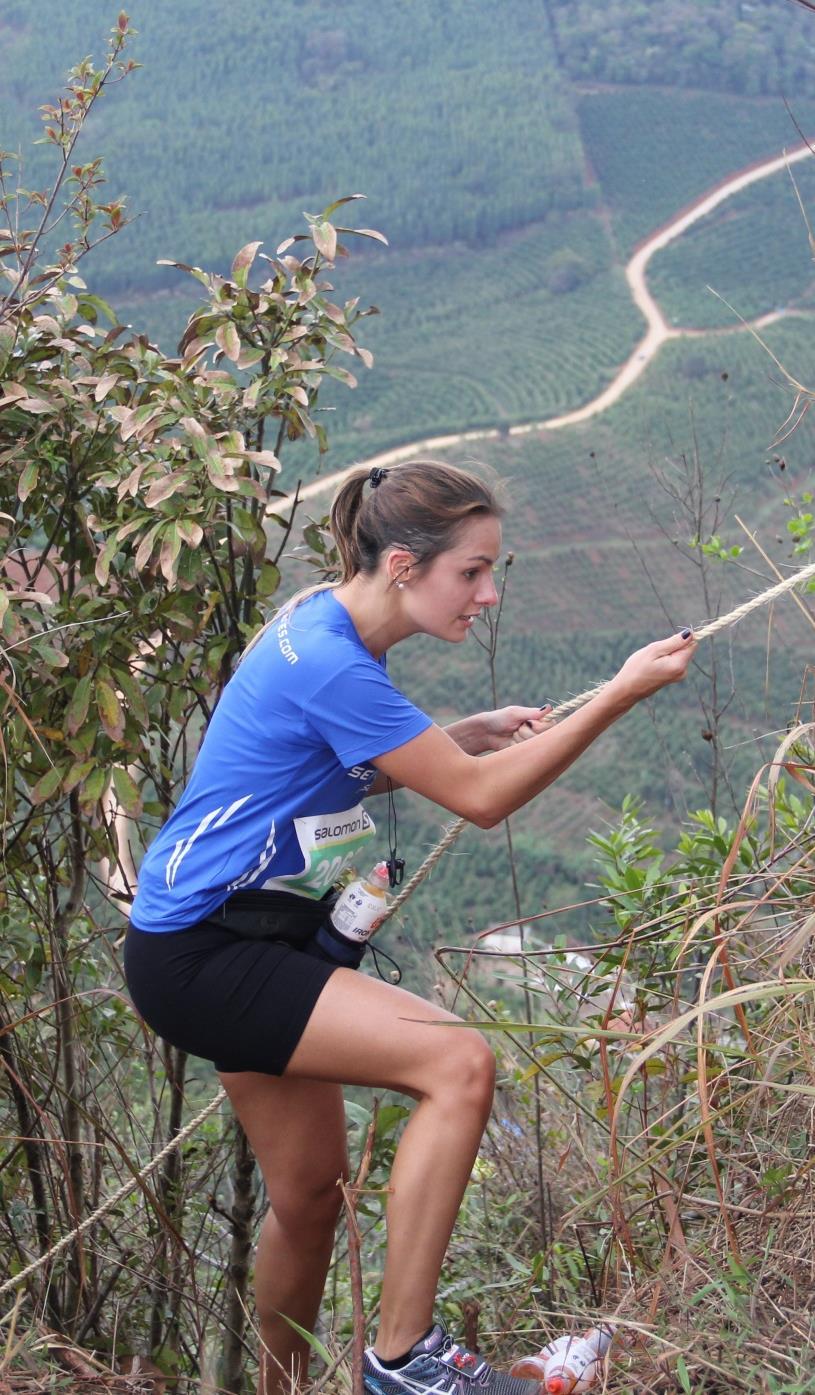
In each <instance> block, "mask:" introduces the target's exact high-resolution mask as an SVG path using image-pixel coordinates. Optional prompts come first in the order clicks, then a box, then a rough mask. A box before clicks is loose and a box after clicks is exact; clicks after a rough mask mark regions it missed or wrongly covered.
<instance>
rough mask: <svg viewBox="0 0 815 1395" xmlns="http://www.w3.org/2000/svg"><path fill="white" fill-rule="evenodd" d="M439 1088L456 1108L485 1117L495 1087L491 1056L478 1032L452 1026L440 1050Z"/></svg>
mask: <svg viewBox="0 0 815 1395" xmlns="http://www.w3.org/2000/svg"><path fill="white" fill-rule="evenodd" d="M438 1069H439V1087H440V1089H441V1090H443V1091H444V1093H445V1094H446V1095H447V1096H448V1097H450V1098H451V1099H452V1101H453V1102H454V1105H455V1106H456V1107H457V1108H458V1109H462V1108H465V1109H469V1110H472V1111H473V1112H474V1113H478V1114H480V1115H482V1116H483V1117H484V1119H486V1117H487V1115H488V1114H489V1112H490V1107H491V1105H492V1097H493V1093H494V1090H495V1056H494V1054H493V1051H492V1048H491V1046H490V1045H489V1043H488V1042H487V1041H486V1040H485V1038H484V1037H482V1036H481V1034H480V1032H475V1031H471V1030H469V1029H459V1028H456V1030H455V1031H454V1032H451V1033H450V1039H449V1044H448V1046H447V1048H446V1049H445V1050H443V1051H442V1052H441V1053H440V1056H439V1062H438Z"/></svg>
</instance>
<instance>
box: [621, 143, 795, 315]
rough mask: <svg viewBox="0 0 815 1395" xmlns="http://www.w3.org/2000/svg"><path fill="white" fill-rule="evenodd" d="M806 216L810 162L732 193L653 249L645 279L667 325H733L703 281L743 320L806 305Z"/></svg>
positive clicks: (725, 309)
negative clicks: (666, 244)
mask: <svg viewBox="0 0 815 1395" xmlns="http://www.w3.org/2000/svg"><path fill="white" fill-rule="evenodd" d="M793 180H794V184H793ZM796 186H797V190H798V196H800V201H801V202H800V203H799V198H798V196H797V195H796ZM801 204H803V211H802V209H801ZM807 217H809V219H810V220H812V219H813V218H815V171H813V169H812V168H811V167H810V164H809V162H805V163H804V164H800V165H797V166H796V167H795V169H794V170H793V171H792V172H791V174H790V173H783V174H779V175H774V176H773V177H772V178H770V179H767V180H763V181H762V182H761V183H760V184H754V185H752V186H751V187H750V188H749V189H745V190H743V191H742V192H741V193H740V194H736V195H735V196H734V197H733V198H732V199H728V200H727V202H726V203H723V204H721V205H720V206H719V208H717V209H716V210H715V211H714V212H713V213H711V214H709V215H708V217H707V218H704V219H703V220H702V221H701V222H699V223H697V224H695V225H694V226H693V227H692V228H689V229H688V231H687V232H686V233H684V234H683V235H682V237H681V238H679V239H678V240H677V241H676V242H674V243H672V244H671V245H670V246H669V247H666V248H665V249H664V250H663V251H661V252H658V253H657V255H656V256H655V257H654V258H653V260H652V262H651V263H650V266H649V270H648V280H649V284H650V287H651V290H652V292H653V294H654V295H655V296H656V298H657V300H658V301H659V304H660V306H661V307H662V309H663V310H664V311H665V314H666V316H667V317H668V318H669V319H670V321H671V323H672V324H678V325H689V326H693V327H695V328H700V329H701V328H705V329H708V328H711V329H712V328H732V327H733V325H734V324H736V323H737V321H736V319H735V316H734V314H733V312H732V311H731V310H729V309H728V308H727V306H725V305H722V303H721V301H719V300H717V299H716V297H715V296H713V295H711V293H710V291H709V290H708V289H707V287H708V286H712V287H713V288H714V289H715V290H716V291H718V292H719V294H720V295H722V296H724V297H725V299H726V300H728V301H729V302H730V304H731V305H732V306H733V307H734V309H735V310H736V311H738V313H739V314H740V315H742V316H743V317H744V318H745V319H754V318H755V317H757V316H759V315H765V314H767V313H768V312H771V311H773V310H775V309H777V308H784V307H790V306H792V307H799V308H807V307H808V306H809V305H810V304H811V301H812V293H813V289H814V288H815V269H813V261H812V259H813V249H812V246H811V245H810V242H809V230H808V228H807V221H806V220H807Z"/></svg>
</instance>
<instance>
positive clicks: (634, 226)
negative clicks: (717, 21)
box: [578, 87, 815, 259]
mask: <svg viewBox="0 0 815 1395" xmlns="http://www.w3.org/2000/svg"><path fill="white" fill-rule="evenodd" d="M791 106H792V110H793V114H794V115H795V118H796V120H797V121H798V124H799V125H800V126H801V127H802V128H803V129H804V131H807V130H808V129H809V130H810V131H812V130H813V129H815V104H813V103H812V102H811V101H809V102H807V101H797V100H795V99H793V101H792V103H791ZM578 111H579V114H580V128H581V131H582V134H583V143H584V146H585V151H586V159H587V161H588V165H589V169H590V171H591V173H592V174H593V175H594V177H595V178H596V180H597V182H598V185H599V189H598V196H599V197H601V198H602V201H603V203H604V205H605V206H606V207H607V208H608V209H609V210H610V213H611V217H612V222H613V228H614V234H615V238H616V242H617V249H618V254H619V256H620V257H621V258H622V259H625V258H626V257H627V256H628V255H629V254H630V253H631V252H632V251H633V249H634V247H635V246H636V245H637V243H639V242H641V241H642V239H643V238H644V237H646V236H647V234H648V233H650V232H653V231H654V230H655V229H656V228H658V227H660V226H661V225H662V224H663V223H665V222H667V221H668V219H669V218H671V217H672V215H673V214H675V213H677V212H679V210H680V209H681V208H684V207H685V205H686V204H688V203H691V202H692V201H693V200H694V199H696V198H698V197H699V196H700V195H701V194H703V193H705V191H706V190H707V189H709V188H712V187H713V186H714V185H715V184H718V183H719V181H720V180H722V179H724V178H725V177H726V176H727V175H729V174H732V173H733V172H734V171H736V170H740V169H742V168H744V167H745V166H747V165H750V164H754V163H757V162H758V161H760V160H762V159H766V158H768V157H769V156H771V155H777V154H779V153H780V151H782V150H783V149H784V148H785V147H789V148H792V147H793V146H796V145H800V144H801V137H800V135H799V134H798V132H797V131H796V129H795V126H794V125H793V122H792V120H791V118H790V116H789V113H788V112H787V109H786V107H785V106H784V103H783V101H782V99H781V98H780V97H778V98H772V97H771V98H762V99H761V100H757V101H754V100H748V99H746V98H744V97H736V96H729V95H727V94H723V93H718V92H693V91H686V90H672V89H670V88H663V87H658V88H657V87H624V88H617V89H611V90H609V89H602V90H597V89H595V90H592V89H590V88H589V89H586V88H584V89H583V90H582V92H581V94H580V96H579V97H578Z"/></svg>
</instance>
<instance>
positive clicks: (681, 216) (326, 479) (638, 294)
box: [275, 145, 812, 512]
mask: <svg viewBox="0 0 815 1395" xmlns="http://www.w3.org/2000/svg"><path fill="white" fill-rule="evenodd" d="M811 155H812V151H811V150H810V148H809V146H807V145H803V146H797V147H796V148H795V149H793V150H790V151H785V152H783V153H782V154H781V155H776V156H774V157H773V158H772V159H771V160H764V161H762V162H761V163H760V164H756V165H751V166H750V167H749V168H748V169H745V170H741V171H740V173H738V174H734V175H731V176H730V177H729V178H727V179H725V180H723V181H722V182H721V183H720V184H717V185H716V187H715V188H714V189H712V190H710V191H709V192H708V193H706V194H702V195H701V196H700V197H699V198H698V199H696V200H695V201H694V202H693V203H692V204H690V205H689V206H688V207H687V208H685V209H683V210H682V212H681V213H678V214H677V215H676V217H675V218H672V219H671V221H670V222H669V223H666V224H665V225H664V226H663V227H662V228H660V229H658V231H657V232H655V233H652V234H651V236H650V237H648V238H647V239H646V240H645V242H643V243H641V244H640V246H639V247H638V248H637V250H636V251H635V252H634V255H633V256H632V258H631V260H630V261H629V263H628V265H627V266H626V268H625V279H626V281H627V282H628V284H629V286H630V288H631V297H632V299H633V301H634V304H635V305H636V306H637V307H638V309H639V310H640V311H641V312H642V314H643V316H644V318H645V323H646V326H647V328H646V332H645V335H644V336H643V338H642V339H641V340H640V341H639V343H638V344H637V345H636V347H635V349H634V350H633V352H632V353H631V355H630V356H629V358H628V359H626V361H625V363H624V364H623V365H622V367H621V368H620V370H619V372H618V373H617V374H616V376H615V377H614V379H613V381H612V382H610V383H609V385H608V387H607V388H605V389H604V390H603V391H602V392H601V393H600V394H599V395H598V396H597V397H595V398H593V399H592V401H591V402H587V403H586V404H585V406H583V407H577V408H576V409H575V410H574V411H572V412H566V413H565V414H564V415H563V416H559V417H547V418H544V420H542V421H532V422H524V423H523V424H522V425H520V426H511V427H510V428H509V433H508V434H509V435H510V436H527V435H530V434H531V433H532V432H536V431H544V430H546V431H558V430H560V428H561V427H564V426H576V425H577V424H578V422H582V421H588V420H589V418H591V417H595V416H598V415H599V413H600V412H605V411H606V410H607V409H608V408H609V407H611V406H612V405H613V404H614V403H615V402H617V401H618V399H619V398H620V397H622V395H623V393H624V392H627V391H628V389H629V388H630V387H631V386H632V385H633V384H634V383H635V382H636V381H637V379H638V378H639V377H640V376H641V375H642V374H643V373H644V372H645V370H646V368H647V367H648V365H649V363H650V362H651V360H652V359H653V357H654V355H655V354H656V353H658V352H659V350H660V349H661V348H662V345H663V344H664V343H666V342H667V340H669V339H680V338H684V337H690V336H693V337H695V336H697V335H699V334H701V333H705V332H708V331H700V330H694V329H678V328H674V327H673V326H671V325H669V324H667V323H666V320H665V317H664V315H663V314H662V311H661V310H660V308H659V306H658V305H657V303H656V301H655V300H654V298H653V296H652V295H651V292H650V291H649V289H648V281H647V278H646V269H647V267H648V263H649V262H650V260H651V258H652V257H653V256H654V255H655V254H656V253H657V252H660V251H661V250H662V248H663V247H667V246H668V244H669V243H671V242H674V241H675V240H676V238H678V237H681V236H682V234H683V233H684V232H686V231H687V229H688V228H690V227H692V226H693V224H694V223H698V222H699V220H700V219H701V218H704V217H706V216H707V214H708V213H711V212H712V211H713V209H714V208H717V207H718V205H719V204H720V203H724V201H725V199H730V198H732V197H733V195H734V194H738V193H740V192H741V190H742V189H746V188H747V187H748V186H749V185H750V184H755V183H757V181H758V180H759V179H767V178H769V176H770V175H773V174H778V173H780V171H781V170H784V169H786V168H787V167H788V166H789V165H795V164H797V163H798V162H799V161H800V160H806V159H809V158H810V156H811ZM780 317H781V312H778V311H775V312H773V313H771V314H769V315H763V316H762V317H761V319H760V320H756V321H755V325H756V326H760V325H766V324H770V323H772V322H773V321H774V320H777V319H779V318H780ZM743 328H744V326H743V325H735V326H734V327H733V330H730V331H725V332H726V333H737V332H738V331H740V330H742V329H743ZM717 333H722V331H721V330H720V331H717ZM502 434H503V435H506V434H507V432H506V429H505V428H503V429H502V430H499V429H498V428H497V427H490V428H487V429H484V430H481V431H460V432H456V433H455V434H454V435H451V436H426V437H423V438H422V439H421V440H418V441H408V442H406V443H405V445H402V446H396V447H394V448H393V449H391V450H386V451H381V452H380V453H379V455H372V456H371V457H370V459H369V460H364V461H357V462H356V464H354V465H349V466H348V467H347V468H346V469H344V470H337V471H336V472H335V473H334V474H333V475H325V476H322V477H321V478H320V479H318V480H314V481H313V482H312V483H311V484H307V485H305V486H304V488H303V489H301V491H300V499H301V500H305V499H313V498H317V497H319V496H320V495H323V494H328V493H330V492H331V491H332V490H334V489H335V488H336V486H337V485H338V484H340V483H341V482H342V481H343V480H344V479H345V478H346V477H347V476H348V475H349V474H350V473H351V471H352V470H356V469H357V468H358V466H359V465H361V464H362V465H365V466H367V467H368V469H373V467H374V466H375V465H379V466H383V467H387V466H389V465H398V464H399V462H400V461H402V460H409V459H410V458H411V456H415V455H429V454H432V453H433V452H434V451H440V450H448V449H449V448H450V447H452V446H460V445H463V444H465V443H467V442H469V441H494V440H497V439H498V438H499V437H500V436H501V435H502ZM286 502H287V503H288V502H290V500H286ZM279 508H280V504H277V505H276V508H275V511H276V512H277V510H278V509H279Z"/></svg>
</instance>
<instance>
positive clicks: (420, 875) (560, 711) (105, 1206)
mask: <svg viewBox="0 0 815 1395" xmlns="http://www.w3.org/2000/svg"><path fill="white" fill-rule="evenodd" d="M810 577H815V562H813V563H811V564H810V565H809V566H807V567H802V568H801V570H800V571H798V572H795V573H794V574H793V575H792V576H788V577H786V578H785V579H784V580H783V581H780V582H778V583H777V585H775V586H771V587H770V588H769V590H768V591H762V592H761V593H760V595H758V596H753V597H752V599H751V600H749V601H745V602H744V604H743V605H740V606H737V607H736V609H735V610H731V611H729V612H728V614H727V615H722V616H719V617H718V618H717V619H716V620H711V621H710V622H709V624H707V625H703V626H702V628H701V629H699V630H697V631H696V638H697V640H699V639H710V638H712V636H713V635H716V634H718V633H719V631H720V630H725V629H727V628H729V626H731V625H737V624H738V622H739V621H740V620H743V619H744V617H745V616H746V615H749V614H750V613H751V612H752V611H754V610H758V608H759V607H760V606H763V605H769V604H770V602H771V601H774V600H776V599H777V597H778V596H783V595H784V593H785V592H786V591H791V590H792V588H793V586H797V585H798V583H799V582H801V581H806V580H808V579H809V578H810ZM607 684H608V680H607V681H606V682H605V683H599V684H598V685H597V687H596V688H590V689H588V691H587V692H585V693H580V694H578V696H577V697H573V698H568V699H567V700H566V702H561V703H560V704H559V705H558V706H557V707H555V708H554V709H553V711H552V712H551V714H550V715H551V716H552V717H562V716H564V715H565V714H566V713H567V712H572V711H574V709H575V708H577V707H582V706H583V705H584V703H587V702H589V701H590V700H591V699H592V698H595V697H597V696H598V694H600V693H602V691H603V689H604V688H605V687H607ZM466 826H467V819H458V820H457V821H456V822H455V823H453V824H451V825H450V827H449V828H448V829H447V830H446V832H445V834H444V837H443V838H442V839H441V841H440V842H439V843H438V844H437V845H436V847H435V848H434V849H433V851H432V852H431V853H430V854H429V855H428V856H427V857H426V858H425V860H424V862H423V863H422V865H421V867H420V868H419V869H418V871H417V872H416V873H415V874H414V875H413V876H412V877H411V878H410V881H409V882H408V883H407V885H406V886H405V887H403V888H402V890H401V891H400V893H399V895H398V896H396V897H394V899H393V901H392V902H391V904H390V905H389V907H388V909H387V911H386V913H385V915H384V916H383V917H382V921H381V922H380V924H384V922H385V921H386V920H390V918H391V916H393V915H395V914H396V912H397V911H398V910H400V909H401V907H402V906H403V905H404V904H405V902H406V901H407V899H408V897H409V896H412V894H413V892H414V891H415V890H416V888H417V887H418V886H421V884H422V882H423V881H425V879H426V878H427V877H428V876H429V875H430V873H431V872H432V870H433V868H434V867H435V865H436V863H437V862H438V861H439V859H440V858H441V857H443V856H444V854H445V853H446V852H447V851H448V849H449V848H451V847H452V846H453V844H454V843H455V841H456V839H457V838H458V837H459V835H460V834H461V833H462V831H463V830H464V829H465V828H466ZM225 1097H226V1091H225V1090H219V1091H218V1093H217V1095H215V1096H213V1098H212V1099H211V1100H210V1102H209V1104H207V1105H205V1107H204V1108H203V1109H202V1110H201V1111H200V1112H199V1113H198V1114H196V1116H195V1118H194V1119H191V1120H190V1122H189V1123H188V1124H186V1125H185V1127H184V1128H183V1129H181V1130H180V1132H179V1133H177V1134H175V1135H174V1137H173V1138H171V1139H170V1141H169V1143H167V1144H165V1146H164V1147H163V1148H162V1150H161V1152H160V1153H157V1154H156V1156H155V1157H154V1158H153V1159H151V1161H150V1162H149V1163H147V1165H146V1166H145V1167H143V1168H142V1169H141V1171H140V1172H137V1173H136V1174H135V1175H134V1176H133V1177H131V1178H130V1179H129V1180H128V1181H127V1182H123V1183H122V1185H121V1186H120V1187H119V1189H118V1191H115V1192H114V1193H113V1195H112V1196H109V1197H108V1198H107V1200H106V1201H104V1202H103V1203H102V1205H101V1206H98V1207H97V1208H96V1210H95V1211H94V1212H93V1215H91V1216H88V1218H87V1220H84V1221H83V1222H82V1224H81V1225H78V1226H76V1227H75V1228H74V1229H73V1230H72V1231H70V1232H69V1233H68V1234H67V1235H64V1236H63V1237H62V1239H61V1240H59V1241H57V1243H56V1245H53V1246H52V1247H51V1249H50V1250H48V1251H47V1252H46V1254H44V1255H40V1257H39V1259H35V1260H34V1261H33V1262H32V1263H31V1264H29V1265H27V1266H26V1268H25V1269H21V1270H20V1272H19V1274H15V1275H14V1276H13V1278H11V1279H6V1281H5V1283H3V1284H0V1298H1V1297H2V1296H3V1294H4V1293H7V1292H8V1291H9V1290H10V1289H13V1288H16V1287H17V1286H18V1285H19V1284H21V1283H22V1282H23V1280H24V1279H27V1278H28V1277H29V1275H31V1274H34V1273H36V1272H37V1270H38V1269H42V1268H43V1266H44V1265H46V1264H47V1263H48V1262H49V1260H52V1259H54V1258H55V1256H56V1255H58V1254H61V1253H62V1251H63V1250H65V1249H67V1247H68V1246H69V1245H70V1244H71V1243H72V1242H73V1241H74V1240H77V1239H78V1238H79V1236H80V1235H84V1234H85V1232H86V1231H88V1230H90V1229H91V1226H93V1225H95V1224H96V1222H97V1221H100V1220H101V1219H102V1217H103V1216H106V1215H107V1214H108V1212H110V1211H112V1210H113V1208H114V1206H116V1205H118V1203H119V1202H120V1201H122V1200H123V1198H124V1197H126V1196H128V1195H129V1193H130V1192H132V1191H134V1190H135V1188H136V1187H138V1186H139V1185H140V1184H141V1183H142V1182H143V1181H144V1179H145V1178H146V1177H149V1176H150V1174H151V1173H152V1172H155V1170H156V1168H157V1167H158V1166H159V1165H160V1164H161V1163H162V1162H163V1161H164V1159H165V1158H166V1157H168V1156H169V1154H170V1153H172V1152H173V1151H174V1150H175V1149H176V1148H180V1147H181V1144H182V1143H185V1142H186V1140H187V1139H188V1138H189V1137H190V1135H191V1134H193V1133H195V1131H196V1130H197V1129H198V1128H200V1126H201V1124H203V1122H204V1120H205V1119H208V1118H209V1116H210V1114H214V1113H215V1110H216V1109H217V1108H218V1106H219V1105H220V1104H221V1102H222V1100H223V1099H224V1098H225Z"/></svg>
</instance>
